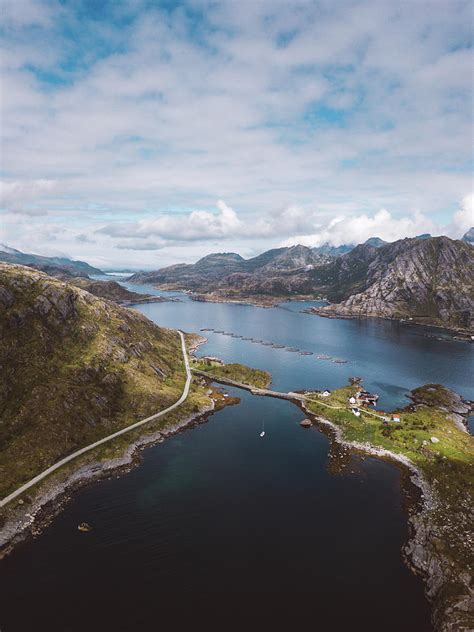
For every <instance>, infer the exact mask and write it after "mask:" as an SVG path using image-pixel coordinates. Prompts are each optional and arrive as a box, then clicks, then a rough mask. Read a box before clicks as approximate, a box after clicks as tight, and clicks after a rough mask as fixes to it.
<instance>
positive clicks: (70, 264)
mask: <svg viewBox="0 0 474 632" xmlns="http://www.w3.org/2000/svg"><path fill="white" fill-rule="evenodd" d="M0 261H3V262H4V263H19V264H21V265H24V266H29V267H31V268H36V269H37V270H41V271H42V272H46V273H47V274H49V275H51V276H60V277H61V276H64V277H68V276H71V277H87V276H89V274H103V272H102V271H101V270H99V269H98V268H94V267H93V266H90V265H89V264H88V263H85V262H84V261H73V260H71V259H68V258H67V257H43V256H41V255H33V254H29V253H25V252H21V251H20V250H16V249H15V248H10V247H9V246H6V245H5V244H0Z"/></svg>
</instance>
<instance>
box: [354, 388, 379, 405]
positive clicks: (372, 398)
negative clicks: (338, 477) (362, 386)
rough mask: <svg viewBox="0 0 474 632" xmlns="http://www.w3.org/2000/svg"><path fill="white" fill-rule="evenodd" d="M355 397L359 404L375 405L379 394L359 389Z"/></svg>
mask: <svg viewBox="0 0 474 632" xmlns="http://www.w3.org/2000/svg"><path fill="white" fill-rule="evenodd" d="M356 398H357V400H358V401H359V402H360V403H361V404H365V405H366V406H369V405H370V404H372V405H373V406H375V405H376V403H377V400H378V398H379V396H378V395H374V394H372V393H369V392H368V391H359V392H358V393H357V395H356Z"/></svg>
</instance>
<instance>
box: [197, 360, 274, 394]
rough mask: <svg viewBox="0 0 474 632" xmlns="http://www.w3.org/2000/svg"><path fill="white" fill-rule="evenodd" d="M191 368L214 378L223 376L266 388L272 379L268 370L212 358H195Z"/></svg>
mask: <svg viewBox="0 0 474 632" xmlns="http://www.w3.org/2000/svg"><path fill="white" fill-rule="evenodd" d="M192 368H193V369H197V370H199V371H204V372H206V373H209V374H212V375H213V376H215V377H216V378H225V379H228V380H233V381H234V382H240V383H242V384H246V385H248V386H256V387H257V388H266V387H267V386H268V385H269V384H270V382H271V381H272V376H271V374H270V373H268V371H262V370H261V369H252V368H250V367H248V366H245V365H243V364H237V363H233V364H222V363H221V362H219V361H215V360H212V359H210V360H209V359H206V358H196V359H194V360H193V363H192Z"/></svg>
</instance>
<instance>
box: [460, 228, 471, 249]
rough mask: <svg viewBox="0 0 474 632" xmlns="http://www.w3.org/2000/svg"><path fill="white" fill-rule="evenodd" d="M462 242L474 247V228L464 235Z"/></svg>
mask: <svg viewBox="0 0 474 632" xmlns="http://www.w3.org/2000/svg"><path fill="white" fill-rule="evenodd" d="M462 241H465V242H467V243H468V244H471V245H474V226H473V227H472V228H470V229H469V230H468V231H467V232H466V233H464V235H463V236H462Z"/></svg>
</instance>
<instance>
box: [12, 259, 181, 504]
mask: <svg viewBox="0 0 474 632" xmlns="http://www.w3.org/2000/svg"><path fill="white" fill-rule="evenodd" d="M0 372H1V376H2V379H1V380H0V497H3V496H4V495H6V494H7V493H8V492H10V491H12V489H14V488H15V487H16V486H18V485H19V484H21V483H22V482H24V481H26V480H29V479H30V478H32V477H33V476H34V475H35V474H37V473H38V472H39V471H41V470H43V469H45V468H46V467H48V466H49V465H51V464H52V463H54V462H55V461H57V460H58V459H59V458H60V457H62V456H64V455H66V454H68V453H70V452H72V451H74V450H75V449H77V448H78V447H81V446H83V445H87V444H88V443H91V442H92V441H95V440H97V439H99V438H101V437H103V436H105V435H108V434H110V433H111V432H113V431H114V430H116V429H119V428H121V427H124V426H126V425H128V424H130V423H132V422H134V421H137V420H138V419H141V418H144V417H146V416H147V415H149V414H151V413H152V412H156V411H158V410H161V409H162V408H165V407H166V406H168V405H170V404H171V403H173V402H174V401H176V400H177V399H178V397H179V396H180V394H181V391H182V388H183V385H184V381H185V371H184V364H183V361H182V352H181V345H180V338H179V336H178V334H177V332H175V331H173V330H168V329H163V328H161V327H158V326H157V325H155V324H154V323H152V322H150V321H149V320H147V319H146V318H145V317H144V316H142V315H141V314H140V313H138V312H136V311H134V310H129V309H126V308H123V307H119V306H117V305H114V304H113V303H112V302H110V301H103V300H101V299H99V298H97V297H95V296H93V295H92V294H90V293H88V292H86V291H84V290H82V289H79V288H77V287H74V286H73V285H70V284H67V283H64V282H62V281H60V280H58V279H54V278H52V277H50V276H47V275H46V274H44V273H42V272H39V271H37V270H33V269H31V268H28V267H25V266H19V265H9V264H5V263H0Z"/></svg>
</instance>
